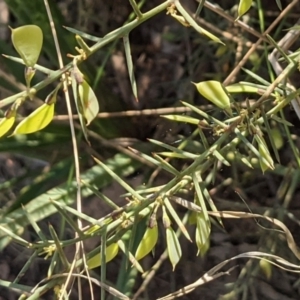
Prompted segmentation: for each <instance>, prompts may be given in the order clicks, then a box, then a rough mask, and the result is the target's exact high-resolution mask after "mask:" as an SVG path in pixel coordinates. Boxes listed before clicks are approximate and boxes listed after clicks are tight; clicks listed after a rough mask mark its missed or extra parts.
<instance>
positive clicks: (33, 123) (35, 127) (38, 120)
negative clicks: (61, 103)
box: [12, 103, 55, 135]
mask: <svg viewBox="0 0 300 300" xmlns="http://www.w3.org/2000/svg"><path fill="white" fill-rule="evenodd" d="M54 106H55V103H52V104H50V105H48V104H47V103H44V104H43V105H42V106H40V107H39V108H38V109H36V110H35V111H33V112H32V113H31V114H30V115H29V116H28V117H27V118H25V119H24V120H22V121H21V122H20V124H19V125H18V126H17V127H16V129H15V130H14V132H13V134H12V135H15V134H29V133H33V132H36V131H39V130H42V129H43V128H45V127H46V126H47V125H48V124H49V123H50V122H51V121H52V119H53V116H54Z"/></svg>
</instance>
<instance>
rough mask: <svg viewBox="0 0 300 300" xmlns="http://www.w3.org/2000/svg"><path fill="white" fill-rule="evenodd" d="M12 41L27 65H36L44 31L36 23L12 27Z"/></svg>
mask: <svg viewBox="0 0 300 300" xmlns="http://www.w3.org/2000/svg"><path fill="white" fill-rule="evenodd" d="M11 31H12V34H11V38H12V42H13V45H14V47H15V49H16V50H17V52H18V53H19V55H20V56H21V58H22V59H23V61H24V63H25V65H26V66H27V67H34V65H35V64H36V62H37V60H38V58H39V55H40V52H41V49H42V44H43V32H42V30H41V28H40V27H38V26H36V25H25V26H21V27H18V28H15V29H13V28H11Z"/></svg>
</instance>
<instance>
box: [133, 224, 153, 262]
mask: <svg viewBox="0 0 300 300" xmlns="http://www.w3.org/2000/svg"><path fill="white" fill-rule="evenodd" d="M157 239H158V228H157V225H156V226H154V227H153V228H150V227H147V229H146V231H145V234H144V236H143V238H142V240H141V242H140V244H139V246H138V248H137V250H136V253H135V258H136V259H137V260H140V259H142V258H143V257H145V256H146V255H147V254H148V253H150V251H151V250H152V249H153V248H154V246H155V245H156V243H157Z"/></svg>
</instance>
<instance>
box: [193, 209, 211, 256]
mask: <svg viewBox="0 0 300 300" xmlns="http://www.w3.org/2000/svg"><path fill="white" fill-rule="evenodd" d="M209 236H210V224H209V223H208V222H207V220H206V218H205V215H204V213H203V212H201V213H199V214H197V227H196V244H197V247H198V253H197V255H199V254H200V255H201V256H203V255H204V254H205V253H206V252H207V250H208V249H209V244H210V240H209Z"/></svg>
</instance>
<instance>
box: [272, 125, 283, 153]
mask: <svg viewBox="0 0 300 300" xmlns="http://www.w3.org/2000/svg"><path fill="white" fill-rule="evenodd" d="M271 134H272V138H273V140H274V143H275V147H276V149H277V150H280V149H281V148H282V147H283V145H284V140H283V137H282V134H281V132H280V131H279V129H278V128H273V129H271Z"/></svg>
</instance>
